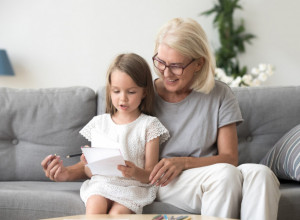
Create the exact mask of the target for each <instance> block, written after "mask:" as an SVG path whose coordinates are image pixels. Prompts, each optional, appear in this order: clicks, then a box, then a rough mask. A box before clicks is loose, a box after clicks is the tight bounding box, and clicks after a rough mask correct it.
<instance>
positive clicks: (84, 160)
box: [80, 154, 87, 165]
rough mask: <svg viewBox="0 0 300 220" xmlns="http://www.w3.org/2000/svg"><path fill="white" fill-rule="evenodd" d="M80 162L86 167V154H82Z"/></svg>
mask: <svg viewBox="0 0 300 220" xmlns="http://www.w3.org/2000/svg"><path fill="white" fill-rule="evenodd" d="M80 161H81V162H82V163H83V164H84V165H86V164H87V161H86V159H85V156H84V154H81V156H80Z"/></svg>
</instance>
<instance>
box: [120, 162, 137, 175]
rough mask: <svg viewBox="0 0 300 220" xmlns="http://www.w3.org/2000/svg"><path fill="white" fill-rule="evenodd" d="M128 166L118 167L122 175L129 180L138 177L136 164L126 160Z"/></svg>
mask: <svg viewBox="0 0 300 220" xmlns="http://www.w3.org/2000/svg"><path fill="white" fill-rule="evenodd" d="M125 164H126V166H123V165H118V170H120V171H121V172H122V175H123V176H124V177H127V178H134V177H135V176H136V170H137V166H135V164H134V163H132V162H130V161H128V160H125Z"/></svg>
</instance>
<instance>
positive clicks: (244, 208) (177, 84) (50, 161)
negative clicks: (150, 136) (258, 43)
mask: <svg viewBox="0 0 300 220" xmlns="http://www.w3.org/2000/svg"><path fill="white" fill-rule="evenodd" d="M153 63H154V67H155V70H156V72H157V74H158V76H159V78H158V79H156V80H155V81H154V85H155V86H154V87H155V91H156V99H155V106H154V107H155V114H156V116H157V117H158V118H159V120H160V121H161V122H162V123H163V124H164V125H165V126H166V128H167V129H168V130H169V131H170V134H171V138H170V139H169V140H168V141H167V142H165V143H164V144H163V145H162V146H161V147H160V158H161V160H160V162H159V163H158V164H157V165H156V166H155V167H154V169H153V171H152V173H151V175H150V182H151V183H152V184H156V185H157V186H160V187H159V191H158V195H157V199H158V200H159V201H162V202H167V203H170V204H173V205H175V206H177V207H179V208H181V209H184V210H186V211H189V212H192V213H201V214H202V215H210V216H218V217H227V218H241V219H255V220H259V219H261V220H263V219H264V220H268V219H270V220H271V219H276V218H277V209H278V202H279V198H280V193H279V182H278V180H277V178H276V176H275V175H274V174H273V173H272V171H271V170H270V169H269V168H267V167H266V166H263V165H258V164H243V165H240V166H238V167H237V165H238V148H237V146H238V140H237V131H236V125H237V124H238V123H240V122H242V121H243V119H242V116H241V113H240V109H239V106H238V103H237V100H236V98H235V97H234V95H233V93H232V91H231V90H230V88H229V87H228V86H227V85H226V84H224V83H222V82H219V81H215V80H214V70H215V60H214V57H213V55H212V53H211V51H210V49H209V45H208V41H207V39H206V35H205V33H204V31H203V29H202V28H201V26H200V25H199V24H198V23H197V22H196V21H194V20H192V19H180V18H176V19H172V20H171V21H169V22H168V23H167V24H166V25H165V26H163V27H162V29H161V30H160V31H159V34H158V37H157V40H156V46H155V51H154V56H153ZM42 166H43V169H44V171H45V174H46V176H47V177H49V178H50V179H52V180H55V181H65V180H74V179H78V178H83V177H84V173H83V165H82V164H81V163H78V164H76V165H73V166H70V167H64V166H63V165H62V162H60V161H59V159H57V158H56V159H54V157H53V156H49V157H47V158H45V159H44V160H43V162H42Z"/></svg>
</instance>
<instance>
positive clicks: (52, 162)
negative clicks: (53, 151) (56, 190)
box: [41, 155, 68, 182]
mask: <svg viewBox="0 0 300 220" xmlns="http://www.w3.org/2000/svg"><path fill="white" fill-rule="evenodd" d="M41 166H42V167H43V170H44V172H45V176H46V177H48V178H49V179H51V180H53V181H58V182H62V181H66V180H67V179H68V172H67V169H66V168H65V166H64V165H63V161H62V160H61V159H60V156H56V155H49V156H47V157H46V158H45V159H44V160H43V161H42V162H41Z"/></svg>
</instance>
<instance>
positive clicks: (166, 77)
mask: <svg viewBox="0 0 300 220" xmlns="http://www.w3.org/2000/svg"><path fill="white" fill-rule="evenodd" d="M156 57H157V58H158V59H159V60H161V61H162V62H164V63H165V64H166V65H176V66H186V65H187V64H189V63H190V62H191V61H192V60H191V59H190V58H187V57H185V56H183V55H182V54H181V53H179V52H178V51H176V50H174V49H173V48H170V47H169V46H167V45H166V44H161V45H159V47H158V50H157V56H156ZM200 69H201V65H199V62H198V61H197V60H195V61H194V62H192V63H190V65H188V66H187V67H186V68H185V69H184V70H183V73H182V75H180V76H178V75H175V74H173V73H172V72H171V71H170V69H169V68H166V69H165V70H164V71H161V79H162V81H163V84H164V87H165V89H166V90H167V91H169V92H174V93H181V92H187V91H190V87H191V85H192V83H193V79H194V73H195V72H196V71H199V70H200Z"/></svg>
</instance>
